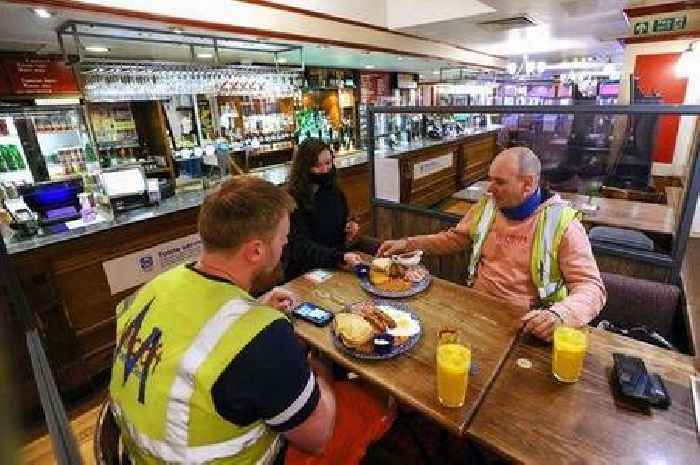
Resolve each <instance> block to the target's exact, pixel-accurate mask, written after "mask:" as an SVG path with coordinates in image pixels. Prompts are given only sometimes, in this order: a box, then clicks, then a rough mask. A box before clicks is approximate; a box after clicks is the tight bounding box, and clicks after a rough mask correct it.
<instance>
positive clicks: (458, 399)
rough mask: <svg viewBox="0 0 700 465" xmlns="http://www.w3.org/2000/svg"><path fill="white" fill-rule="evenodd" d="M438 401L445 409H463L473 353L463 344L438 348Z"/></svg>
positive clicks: (452, 344)
mask: <svg viewBox="0 0 700 465" xmlns="http://www.w3.org/2000/svg"><path fill="white" fill-rule="evenodd" d="M436 359H437V390H438V399H439V400H440V403H441V404H442V405H444V406H445V407H461V406H462V405H464V398H465V397H466V394H467V381H468V379H469V366H470V365H471V352H470V351H469V348H468V347H466V346H463V345H461V344H455V343H448V344H440V345H438V348H437V355H436Z"/></svg>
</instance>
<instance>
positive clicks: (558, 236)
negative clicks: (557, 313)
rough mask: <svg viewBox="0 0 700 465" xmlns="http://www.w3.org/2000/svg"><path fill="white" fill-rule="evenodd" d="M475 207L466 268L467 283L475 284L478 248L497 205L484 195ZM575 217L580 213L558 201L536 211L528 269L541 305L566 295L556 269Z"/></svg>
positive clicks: (481, 244)
mask: <svg viewBox="0 0 700 465" xmlns="http://www.w3.org/2000/svg"><path fill="white" fill-rule="evenodd" d="M474 208H476V214H475V215H474V223H473V225H472V229H471V238H472V253H471V256H470V258H469V265H468V268H467V285H468V286H470V287H471V286H473V285H474V281H475V279H476V274H477V271H478V268H479V261H480V260H481V251H482V249H483V247H484V242H485V241H486V237H487V236H488V234H489V231H490V230H491V225H492V224H493V221H494V219H495V218H496V208H497V207H496V202H495V201H494V200H493V196H491V195H485V196H483V197H482V198H481V199H480V200H479V203H478V204H477V205H476V207H474ZM575 219H579V220H580V219H581V213H580V212H578V211H577V210H575V209H573V208H571V207H569V206H566V205H563V204H559V203H553V204H551V205H548V206H546V207H545V208H543V209H542V211H541V212H540V213H539V217H538V219H537V229H536V231H535V238H534V242H533V244H532V255H531V259H530V273H531V275H532V282H533V284H534V285H535V288H537V294H538V298H539V301H540V303H541V304H543V305H551V304H553V303H555V302H559V301H561V300H564V298H565V297H566V296H567V293H568V291H567V289H566V283H565V282H564V278H563V276H562V275H561V272H560V270H559V261H558V259H559V245H560V244H561V240H562V238H563V237H564V233H565V232H566V228H568V227H569V224H571V222H572V221H573V220H575Z"/></svg>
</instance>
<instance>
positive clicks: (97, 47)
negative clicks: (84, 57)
mask: <svg viewBox="0 0 700 465" xmlns="http://www.w3.org/2000/svg"><path fill="white" fill-rule="evenodd" d="M85 51H87V52H92V53H108V52H109V49H108V48H107V47H103V46H101V45H88V46H86V47H85Z"/></svg>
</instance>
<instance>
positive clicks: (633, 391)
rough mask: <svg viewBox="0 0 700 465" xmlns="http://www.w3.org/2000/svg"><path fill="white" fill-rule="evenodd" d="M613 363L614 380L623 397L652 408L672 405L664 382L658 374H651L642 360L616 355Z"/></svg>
mask: <svg viewBox="0 0 700 465" xmlns="http://www.w3.org/2000/svg"><path fill="white" fill-rule="evenodd" d="M613 363H614V367H613V378H614V380H615V382H616V383H617V387H618V389H619V392H620V394H622V396H624V397H626V398H628V399H630V400H632V401H634V402H635V403H638V404H642V405H648V406H650V407H657V408H668V407H669V406H670V405H671V397H670V396H669V395H668V391H667V390H666V386H665V385H664V382H663V380H662V379H661V377H660V376H659V375H657V374H654V373H652V374H649V373H648V372H647V369H646V366H645V365H644V361H643V360H642V359H641V358H639V357H633V356H631V355H625V354H621V353H614V354H613Z"/></svg>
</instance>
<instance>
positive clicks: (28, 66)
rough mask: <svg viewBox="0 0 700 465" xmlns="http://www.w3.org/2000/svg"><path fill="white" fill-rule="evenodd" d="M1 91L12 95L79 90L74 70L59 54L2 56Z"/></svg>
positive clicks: (63, 92)
mask: <svg viewBox="0 0 700 465" xmlns="http://www.w3.org/2000/svg"><path fill="white" fill-rule="evenodd" d="M0 65H1V69H0V74H1V75H2V76H0V77H1V79H0V80H2V81H5V85H0V92H2V93H4V94H12V95H53V94H78V93H79V89H78V84H77V83H76V82H75V78H74V77H73V71H72V70H71V69H70V67H69V66H67V65H66V64H65V63H64V62H63V60H62V59H61V58H59V57H36V56H24V57H16V56H11V57H7V56H5V57H0Z"/></svg>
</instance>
